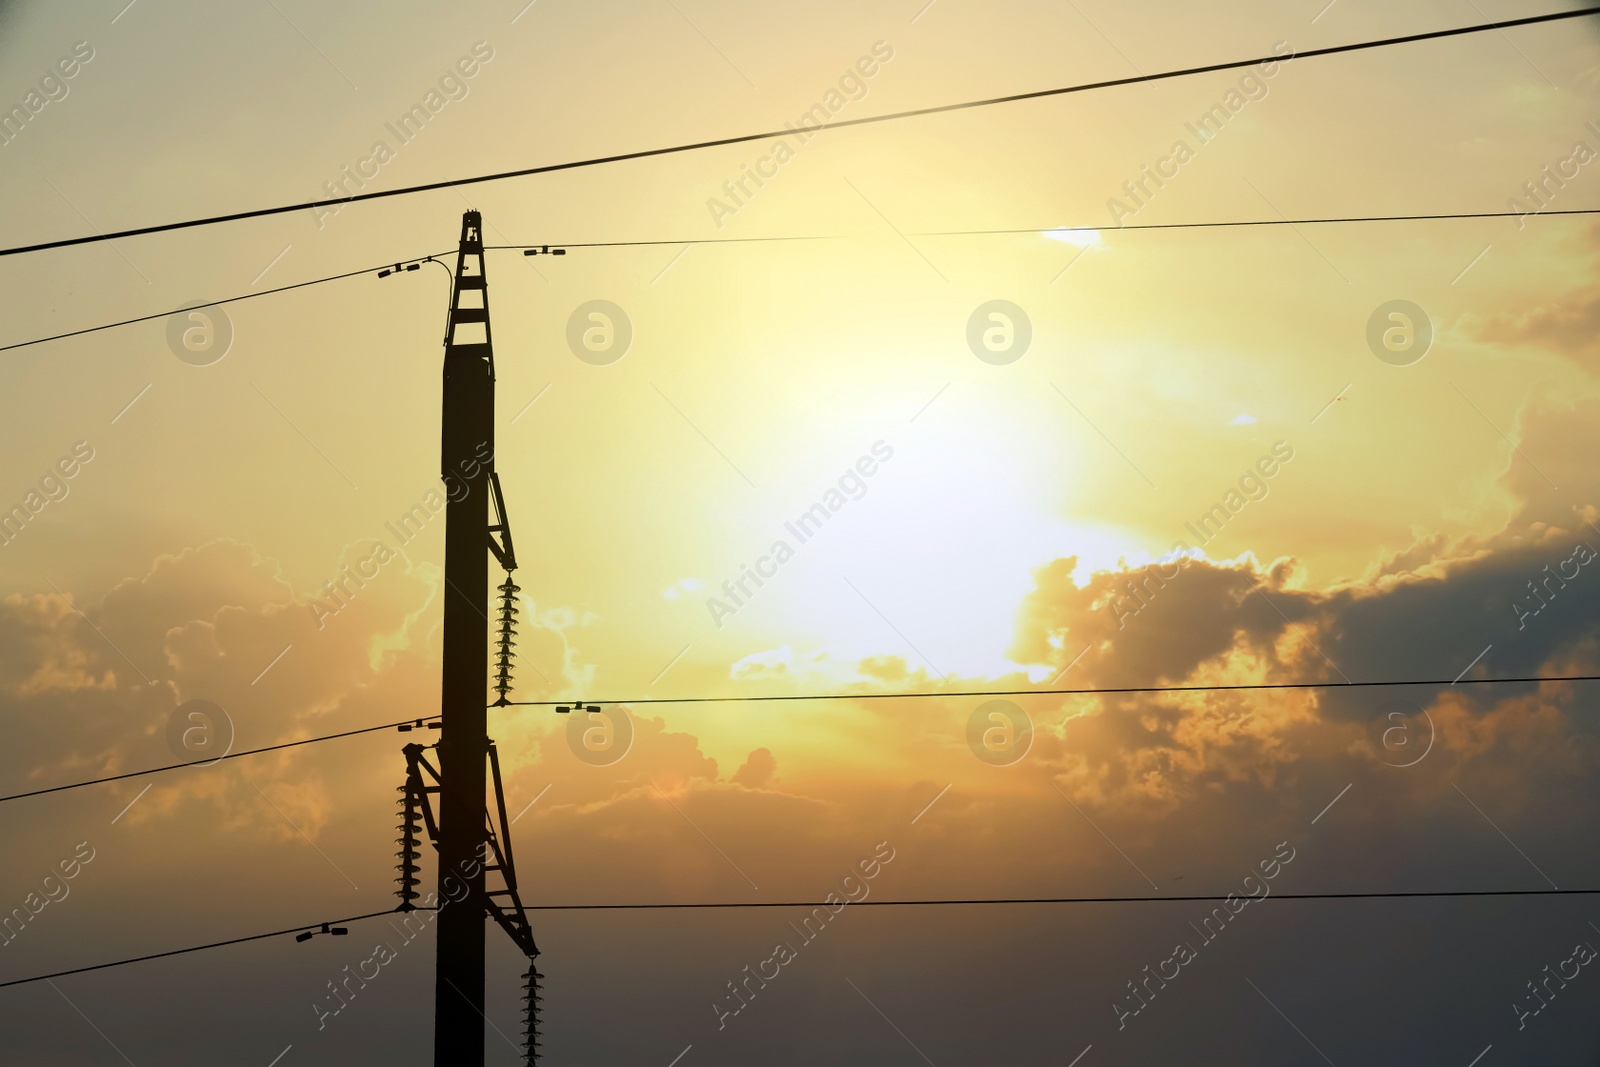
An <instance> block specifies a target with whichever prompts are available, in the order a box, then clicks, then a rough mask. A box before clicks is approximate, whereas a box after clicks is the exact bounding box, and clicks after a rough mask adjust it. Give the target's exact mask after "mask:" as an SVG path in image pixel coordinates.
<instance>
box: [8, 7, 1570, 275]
mask: <svg viewBox="0 0 1600 1067" xmlns="http://www.w3.org/2000/svg"><path fill="white" fill-rule="evenodd" d="M1596 14H1600V7H1585V8H1579V9H1578V10H1576V11H1553V12H1549V13H1547V14H1544V15H1531V16H1529V17H1527V18H1520V19H1506V20H1504V21H1502V22H1483V23H1475V24H1473V25H1471V26H1457V27H1454V28H1452V29H1445V30H1429V31H1427V32H1424V33H1412V34H1407V35H1405V36H1403V37H1385V38H1382V39H1380V40H1374V41H1357V42H1354V43H1352V44H1341V45H1333V46H1330V47H1328V48H1313V49H1310V50H1308V51H1305V52H1299V53H1296V54H1295V55H1293V56H1282V55H1276V54H1273V55H1266V56H1253V57H1251V58H1249V59H1235V60H1229V61H1227V62H1224V63H1210V64H1207V65H1205V66H1199V67H1184V68H1181V69H1177V70H1166V71H1158V72H1157V73H1155V74H1140V75H1136V76H1133V77H1127V78H1112V79H1109V80H1106V81H1098V82H1086V83H1082V84H1078V85H1064V86H1059V87H1057V88H1054V89H1036V90H1034V91H1032V92H1026V93H1012V94H1009V95H1007V96H995V97H989V98H987V99H984V100H967V101H963V102H961V103H957V104H940V105H937V106H934V107H922V108H914V109H912V110H909V111H895V112H891V113H889V114H887V115H867V116H864V117H862V118H858V119H841V120H839V121H838V122H828V123H823V124H821V125H818V126H812V127H807V129H808V131H813V132H814V131H821V130H838V129H844V128H845V127H848V126H866V125H872V124H876V123H880V122H895V121H898V120H901V119H909V118H919V117H922V116H925V115H941V114H947V113H950V112H955V111H968V110H971V109H973V108H982V107H994V106H996V105H999V104H1014V103H1018V102H1020V101H1023V100H1043V99H1046V98H1048V97H1053V96H1065V95H1068V94H1070V93H1083V92H1090V91H1092V90H1095V89H1111V88H1116V87H1119V86H1125V85H1142V84H1146V83H1149V82H1158V81H1165V80H1167V79H1169V78H1183V77H1188V76H1190V75H1195V74H1211V73H1215V72H1217V71H1224V70H1239V69H1241V68H1243V67H1253V66H1256V65H1257V64H1260V63H1281V62H1287V61H1289V60H1290V59H1295V60H1299V59H1313V58H1316V57H1318V56H1331V55H1339V54H1341V53H1345V52H1360V51H1365V50H1367V49H1371V48H1386V47H1389V46H1392V45H1399V44H1412V43H1415V42H1417V41H1433V40H1438V39H1440V38H1444V37H1459V36H1462V35H1463V34H1472V33H1484V32H1486V31H1489V30H1505V29H1510V28H1512V27H1516V26H1533V25H1537V24H1539V23H1545V22H1557V21H1562V20H1565V19H1574V18H1583V17H1586V16H1589V15H1596ZM793 132H794V131H793V130H790V129H788V128H784V129H780V130H763V131H762V132H760V133H746V134H739V135H737V136H733V137H719V138H717V139H715V140H710V141H696V142H693V143H689V144H678V145H669V146H667V147H665V148H646V149H642V150H639V151H635V152H621V153H618V154H616V155H610V156H596V157H593V158H590V159H579V160H573V161H570V162H567V163H547V164H545V165H543V166H538V167H523V168H521V169H519V170H506V171H500V172H498V173H494V174H479V175H476V176H473V177H470V178H454V179H450V180H447V181H439V182H427V183H425V184H422V185H407V186H401V187H400V188H398V189H382V190H375V191H373V192H369V193H354V194H352V195H350V196H340V197H333V198H331V199H326V200H308V201H306V202H305V203H301V204H284V205H281V206H279V207H269V208H256V209H254V210H251V211H235V212H233V213H231V214H227V215H211V216H208V217H205V218H198V219H186V220H184V221H182V222H165V223H160V224H157V225H154V226H140V227H137V228H135V229H131V230H118V231H116V232H115V233H96V234H90V235H87V236H83V237H65V238H61V239H59V240H55V241H41V242H39V243H38V244H31V245H18V246H16V247H14V248H0V256H16V255H22V254H23V253H26V252H42V251H45V250H46V249H52V248H70V247H72V246H74V245H83V244H92V243H96V242H99V241H114V240H117V239H119V238H123V237H142V236H144V235H146V234H152V233H167V232H170V231H172V230H184V229H190V228H192V227H196V226H210V225H214V224H216V223H220V222H237V221H239V220H241V219H255V218H262V217H264V216H267V215H283V214H287V213H289V212H292V211H312V210H315V209H317V208H324V207H333V206H334V205H342V204H354V203H358V202H360V201H363V200H378V199H382V198H386V197H391V196H408V195H410V194H412V193H425V192H432V191H434V190H438V189H456V188H459V187H461V186H463V185H477V184H480V183H482V182H492V181H501V180H504V179H506V178H525V177H529V176H532V175H535V174H553V173H555V172H557V171H564V170H578V169H581V168H584V167H596V166H600V165H602V164H606V163H621V162H624V161H627V160H634V159H652V158H655V157H658V156H670V155H677V154H679V153H683V152H694V151H698V150H700V149H704V148H719V147H723V146H725V145H736V144H747V143H749V142H751V141H765V140H770V139H772V138H776V137H787V136H790V135H791V134H793Z"/></svg>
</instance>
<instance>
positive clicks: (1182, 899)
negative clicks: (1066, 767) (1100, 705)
mask: <svg viewBox="0 0 1600 1067" xmlns="http://www.w3.org/2000/svg"><path fill="white" fill-rule="evenodd" d="M1595 894H1600V889H1456V890H1448V889H1447V890H1436V891H1431V892H1429V891H1423V892H1394V893H1383V892H1378V893H1273V894H1271V895H1269V896H1265V897H1249V896H1243V897H1241V896H1240V895H1239V894H1237V893H1234V894H1226V895H1205V894H1196V895H1192V896H1149V897H1001V898H983V897H980V898H970V899H964V900H860V901H855V902H853V903H851V904H850V905H849V906H850V907H855V908H919V907H962V906H970V905H985V904H996V905H999V904H1157V903H1167V904H1172V903H1192V902H1196V901H1205V902H1210V901H1217V902H1226V901H1227V900H1229V899H1230V898H1232V899H1245V900H1250V901H1252V902H1253V903H1259V902H1260V901H1265V900H1404V899H1443V898H1456V897H1554V896H1593V895H1595ZM833 903H834V904H837V903H839V901H838V900H835V901H833ZM828 907H831V905H830V904H829V902H827V901H821V900H816V901H810V900H791V901H755V902H748V903H747V902H717V903H705V904H694V903H689V904H528V905H526V906H525V908H526V910H528V911H660V910H667V909H684V908H701V909H706V908H714V909H736V908H828ZM412 910H413V911H437V910H438V909H437V908H413V909H412ZM404 914H406V913H405V912H403V911H400V910H399V909H397V908H391V909H389V910H388V911H373V912H368V913H367V914H365V915H352V916H351V917H349V918H348V919H334V920H331V922H330V923H309V924H307V925H305V926H292V927H290V928H288V929H286V930H273V931H272V932H270V933H265V934H251V935H249V936H248V937H235V938H230V939H229V940H227V941H213V942H211V943H210V944H205V945H192V946H190V947H189V948H178V949H172V950H170V951H167V952H153V953H151V954H149V955H147V956H133V957H130V958H129V959H124V960H112V961H111V962H109V963H96V964H91V965H90V966H87V967H74V968H71V969H69V970H65V971H56V972H54V973H53V974H37V975H34V976H32V977H30V978H13V979H12V980H11V981H9V982H0V989H5V988H6V987H8V986H17V985H27V984H28V983H30V982H44V981H48V980H50V979H53V978H65V977H67V976H68V975H74V974H84V973H86V972H88V971H103V970H106V969H107V968H110V967H122V966H125V965H127V964H130V963H144V962H146V961H148V960H159V959H164V958H166V957H169V956H182V955H185V954H187V953H190V952H204V951H205V950H207V949H213V948H225V947H227V946H229V945H241V944H244V943H246V942H249V941H263V940H266V939H267V938H272V937H284V936H287V935H288V934H299V933H305V932H307V931H318V930H320V929H321V928H322V927H324V926H328V925H336V924H342V923H353V922H360V921H361V920H363V919H376V918H379V917H381V916H384V915H404Z"/></svg>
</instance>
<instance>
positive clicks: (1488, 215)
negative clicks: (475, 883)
mask: <svg viewBox="0 0 1600 1067" xmlns="http://www.w3.org/2000/svg"><path fill="white" fill-rule="evenodd" d="M1530 215H1533V216H1538V215H1600V207H1584V208H1569V209H1566V210H1562V211H1534V212H1530V211H1457V212H1438V213H1431V214H1418V215H1325V216H1320V217H1314V218H1303V219H1283V218H1278V219H1225V220H1221V221H1217V222H1145V223H1129V224H1127V225H1118V226H1106V225H1103V224H1101V225H1093V226H1088V225H1085V226H1075V225H1072V224H1070V223H1069V224H1058V225H1051V226H1013V227H1008V228H1005V229H994V230H924V231H920V232H916V233H907V234H906V236H907V237H1000V236H1007V235H1011V234H1049V233H1052V232H1059V231H1062V230H1068V231H1089V230H1096V231H1101V232H1105V233H1121V232H1123V231H1125V230H1214V229H1226V228H1233V227H1247V226H1323V225H1328V224H1332V223H1356V222H1437V221H1448V220H1452V219H1515V218H1523V217H1525V216H1530ZM852 236H854V235H850V234H830V235H820V234H819V235H817V236H781V237H710V238H695V237H691V238H689V239H687V240H678V241H667V240H652V241H546V242H544V243H541V244H537V245H485V246H484V247H486V248H491V249H495V250H499V251H516V250H520V249H527V248H639V247H645V246H651V245H665V246H668V247H672V248H676V247H678V246H680V245H726V244H747V243H754V242H768V241H845V240H850V239H852Z"/></svg>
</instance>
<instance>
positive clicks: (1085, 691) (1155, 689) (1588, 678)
mask: <svg viewBox="0 0 1600 1067" xmlns="http://www.w3.org/2000/svg"><path fill="white" fill-rule="evenodd" d="M1597 681H1600V674H1566V675H1547V676H1544V677H1528V678H1458V679H1456V680H1454V681H1451V680H1450V679H1448V678H1439V679H1421V680H1415V681H1413V680H1410V679H1390V680H1387V681H1378V682H1244V683H1239V684H1236V685H1131V686H1121V687H1117V688H1094V687H1084V688H1081V689H979V690H960V691H951V692H944V693H941V692H937V691H920V692H910V693H801V694H778V695H765V696H718V697H642V698H640V699H638V700H582V701H574V700H573V699H572V698H570V697H569V698H568V699H566V700H508V701H506V702H505V704H504V705H499V704H491V705H489V706H490V707H530V708H531V707H553V706H555V705H558V704H568V705H570V704H573V703H582V704H629V705H633V704H734V703H750V704H759V703H770V702H776V701H796V700H910V699H914V698H935V697H943V698H953V697H1048V696H1085V695H1096V694H1101V695H1115V694H1119V693H1220V692H1240V691H1251V690H1263V689H1373V688H1381V687H1385V686H1395V685H1442V686H1450V685H1511V684H1514V683H1519V682H1597Z"/></svg>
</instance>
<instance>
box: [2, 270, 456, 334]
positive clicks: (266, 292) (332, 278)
mask: <svg viewBox="0 0 1600 1067" xmlns="http://www.w3.org/2000/svg"><path fill="white" fill-rule="evenodd" d="M439 254H442V253H439ZM430 259H433V256H424V257H422V258H421V259H403V260H401V261H400V264H399V265H401V266H404V265H405V264H408V263H426V262H427V261H428V260H430ZM394 266H395V264H394V263H382V264H379V265H378V266H376V267H368V268H366V269H365V270H352V271H346V272H345V273H344V274H330V275H329V276H328V277H326V278H312V279H311V280H310V281H306V282H295V283H294V284H293V285H280V286H279V287H278V288H276V289H263V290H261V291H260V292H259V293H243V294H241V295H239V296H225V297H222V298H221V299H219V300H208V301H206V302H205V303H204V304H190V305H189V306H188V307H181V308H173V309H172V310H171V311H158V312H155V313H154V314H152V315H140V316H139V317H138V318H136V319H123V320H122V321H121V322H108V323H106V324H104V325H103V326H87V327H85V328H83V329H81V330H70V331H68V332H67V333H58V334H52V335H51V336H49V337H36V338H34V339H33V340H32V341H18V342H16V343H15V344H9V345H4V346H0V352H9V351H11V350H12V349H13V348H27V347H28V346H29V345H42V344H44V343H45V342H46V341H60V340H63V339H64V338H68V337H81V336H82V335H84V334H86V333H98V332H99V331H101V330H111V329H115V328H116V327H118V326H132V325H133V324H134V323H136V322H149V321H150V320H151V319H164V318H166V317H167V316H169V315H177V314H179V313H181V312H184V311H198V310H199V309H201V308H209V307H216V306H217V305H218V304H234V303H238V302H239V301H240V300H249V299H251V298H253V297H258V296H271V295H272V294H273V293H287V292H288V291H289V290H291V289H304V288H305V287H306V286H308V285H321V284H322V283H323V282H336V281H339V280H341V279H344V278H354V277H355V276H356V275H358V274H372V273H374V272H376V271H380V270H384V269H387V268H391V267H394ZM446 269H449V268H446Z"/></svg>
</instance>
